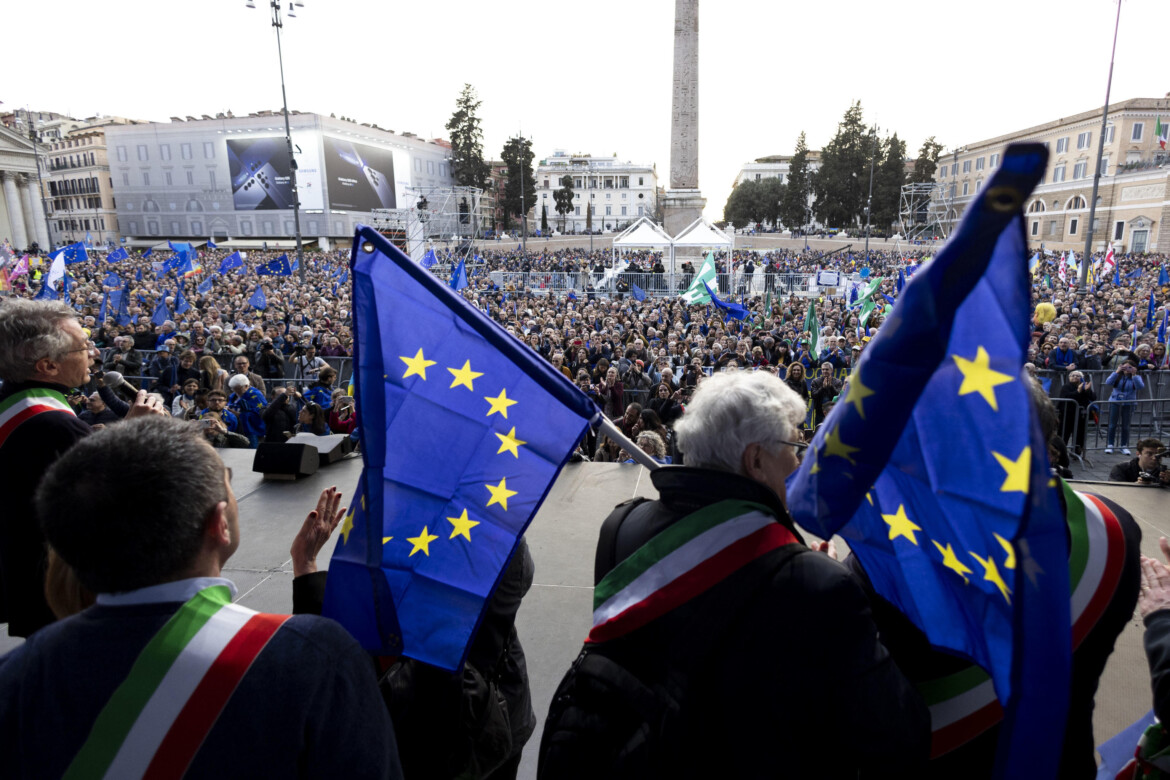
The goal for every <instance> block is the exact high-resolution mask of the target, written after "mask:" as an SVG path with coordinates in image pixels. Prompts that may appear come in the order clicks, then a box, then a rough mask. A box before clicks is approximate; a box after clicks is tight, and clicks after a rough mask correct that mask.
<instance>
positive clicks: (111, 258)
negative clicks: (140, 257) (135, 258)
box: [106, 247, 130, 263]
mask: <svg viewBox="0 0 1170 780" xmlns="http://www.w3.org/2000/svg"><path fill="white" fill-rule="evenodd" d="M129 257H130V253H129V252H127V251H126V250H125V249H123V248H122V247H118V248H117V249H115V250H114V251H113V252H110V253H109V254H108V255H106V262H107V263H120V262H122V261H123V260H126V259H128V258H129Z"/></svg>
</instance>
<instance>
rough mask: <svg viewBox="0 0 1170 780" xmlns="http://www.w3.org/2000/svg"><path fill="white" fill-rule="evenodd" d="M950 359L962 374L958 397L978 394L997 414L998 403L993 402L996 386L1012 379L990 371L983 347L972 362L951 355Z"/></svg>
mask: <svg viewBox="0 0 1170 780" xmlns="http://www.w3.org/2000/svg"><path fill="white" fill-rule="evenodd" d="M951 357H952V358H954V359H955V365H957V366H958V367H959V370H960V371H962V372H963V384H962V385H960V386H959V395H967V394H968V393H979V395H981V396H983V400H984V401H987V403H988V404H989V405H990V406H991V408H992V409H994V410H995V411H997V412H998V411H999V403H998V402H997V401H996V400H995V388H996V385H1004V384H1007V383H1008V382H1011V381H1012V377H1011V376H1010V375H1008V374H1002V373H1000V372H999V371H993V370H992V368H991V357H990V356H989V355H988V354H987V350H986V349H984V348H983V347H979V349H978V350H977V351H976V352H975V359H974V360H967V359H966V358H961V357H959V356H958V355H951Z"/></svg>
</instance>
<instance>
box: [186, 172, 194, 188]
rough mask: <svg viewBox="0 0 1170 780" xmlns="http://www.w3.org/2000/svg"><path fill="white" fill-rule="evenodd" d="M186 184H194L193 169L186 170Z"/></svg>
mask: <svg viewBox="0 0 1170 780" xmlns="http://www.w3.org/2000/svg"><path fill="white" fill-rule="evenodd" d="M187 184H188V185H190V186H194V184H195V171H187Z"/></svg>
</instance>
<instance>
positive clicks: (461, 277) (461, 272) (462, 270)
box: [451, 260, 467, 290]
mask: <svg viewBox="0 0 1170 780" xmlns="http://www.w3.org/2000/svg"><path fill="white" fill-rule="evenodd" d="M466 286H467V268H466V266H464V264H463V261H462V260H460V261H459V265H458V266H456V267H455V273H453V274H451V289H452V290H462V289H463V288H464V287H466Z"/></svg>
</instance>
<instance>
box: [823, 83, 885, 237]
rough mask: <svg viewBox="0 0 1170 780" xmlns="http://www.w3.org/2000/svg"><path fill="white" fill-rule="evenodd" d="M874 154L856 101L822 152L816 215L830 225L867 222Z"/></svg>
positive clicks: (847, 225)
mask: <svg viewBox="0 0 1170 780" xmlns="http://www.w3.org/2000/svg"><path fill="white" fill-rule="evenodd" d="M872 153H873V138H872V136H871V135H870V133H869V131H868V130H867V129H866V127H865V124H864V122H863V121H862V111H861V101H856V102H855V103H853V105H851V106H850V107H849V110H848V111H846V112H845V116H844V117H843V118H842V120H841V122H840V124H838V125H837V134H836V135H835V136H833V139H832V140H831V141H829V143H827V144H826V145H825V148H824V150H823V151H822V152H821V168H820V170H819V171H817V175H816V176H815V177H814V180H813V192H814V193H815V196H816V200H815V201H814V203H813V211H815V212H816V215H817V217H818V218H819V219H820V220H821V221H822V222H824V223H825V224H826V225H829V226H831V227H849V226H855V225H858V224H861V222H862V221H863V220H864V217H863V214H864V210H865V199H866V195H867V193H868V190H869V158H870V156H871V155H872Z"/></svg>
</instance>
